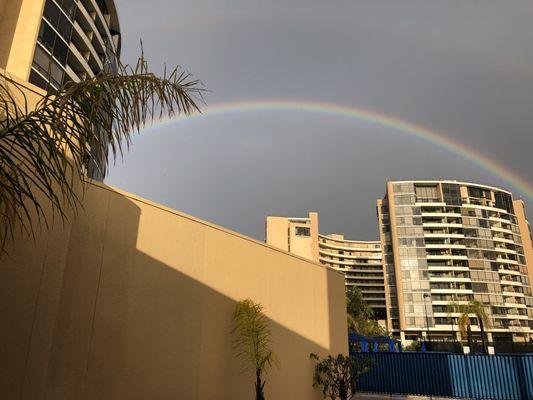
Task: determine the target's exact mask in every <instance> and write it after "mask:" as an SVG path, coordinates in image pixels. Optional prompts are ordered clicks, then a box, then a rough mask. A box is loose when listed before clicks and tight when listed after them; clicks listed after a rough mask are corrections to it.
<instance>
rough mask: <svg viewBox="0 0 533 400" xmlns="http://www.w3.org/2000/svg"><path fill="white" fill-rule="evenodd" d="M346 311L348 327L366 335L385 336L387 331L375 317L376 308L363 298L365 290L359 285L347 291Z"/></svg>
mask: <svg viewBox="0 0 533 400" xmlns="http://www.w3.org/2000/svg"><path fill="white" fill-rule="evenodd" d="M346 313H347V314H348V329H349V330H351V331H353V332H357V333H359V334H361V335H364V336H385V335H386V334H387V332H386V331H385V329H383V327H382V326H381V325H379V323H378V321H376V319H375V314H374V310H372V308H371V307H370V306H369V305H368V303H367V302H366V301H365V299H364V298H363V292H362V291H361V289H359V288H358V287H357V286H353V287H351V288H350V289H349V290H348V291H347V292H346Z"/></svg>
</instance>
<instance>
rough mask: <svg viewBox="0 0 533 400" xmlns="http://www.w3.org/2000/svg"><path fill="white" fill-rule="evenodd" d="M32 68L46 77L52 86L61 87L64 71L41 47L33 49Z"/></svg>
mask: <svg viewBox="0 0 533 400" xmlns="http://www.w3.org/2000/svg"><path fill="white" fill-rule="evenodd" d="M32 67H33V68H35V69H36V70H37V71H39V72H40V73H41V75H43V76H45V77H48V78H49V79H50V80H51V81H52V83H53V84H54V86H56V87H59V86H61V83H62V82H63V75H64V71H63V69H62V68H61V67H60V66H59V64H58V63H57V62H55V61H54V60H52V58H51V57H50V55H49V54H48V53H47V52H46V51H44V50H43V49H42V48H41V46H37V47H36V48H35V55H34V57H33V65H32Z"/></svg>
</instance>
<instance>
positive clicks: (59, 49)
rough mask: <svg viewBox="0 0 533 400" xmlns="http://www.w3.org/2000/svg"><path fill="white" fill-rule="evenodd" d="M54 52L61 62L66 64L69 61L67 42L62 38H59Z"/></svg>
mask: <svg viewBox="0 0 533 400" xmlns="http://www.w3.org/2000/svg"><path fill="white" fill-rule="evenodd" d="M52 54H53V55H54V57H55V58H57V59H58V60H59V62H60V63H61V64H63V65H65V64H66V63H67V56H68V46H67V44H66V43H65V42H63V41H62V40H61V39H59V38H57V39H56V42H55V45H54V50H53V51H52Z"/></svg>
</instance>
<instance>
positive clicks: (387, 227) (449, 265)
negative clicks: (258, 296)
mask: <svg viewBox="0 0 533 400" xmlns="http://www.w3.org/2000/svg"><path fill="white" fill-rule="evenodd" d="M377 208H378V219H379V228H380V237H381V243H382V247H383V260H384V270H385V280H386V286H387V289H388V290H387V296H388V299H387V300H388V303H389V305H390V310H389V318H390V320H389V324H390V326H391V327H392V331H393V333H395V334H397V335H399V336H401V337H402V338H403V337H405V338H407V339H415V338H417V337H419V336H421V335H422V336H425V335H426V333H427V334H430V335H431V336H432V337H433V338H436V337H441V338H442V339H443V340H446V339H448V338H449V339H451V338H452V337H454V336H457V335H458V332H459V327H458V325H457V320H458V317H459V316H460V313H459V312H458V311H459V310H458V307H457V305H459V304H466V303H468V302H469V301H472V300H477V301H480V302H481V303H483V305H484V306H485V311H486V312H487V314H488V315H489V318H490V326H489V327H488V332H489V339H490V336H492V338H493V339H494V340H497V339H499V340H509V339H512V340H515V341H528V340H530V338H531V335H532V333H533V330H532V329H533V298H532V292H531V286H530V277H531V270H529V271H528V266H529V268H530V269H531V266H532V265H533V264H532V263H533V259H532V258H533V256H532V249H533V248H532V240H531V233H530V228H529V223H528V222H527V219H526V217H525V207H524V203H523V201H521V200H514V199H513V196H512V194H511V193H509V192H508V191H506V190H503V189H498V188H494V187H491V186H485V185H479V184H474V183H466V182H456V181H398V182H388V183H387V191H386V195H385V197H384V198H383V199H381V200H378V203H377ZM472 322H473V324H474V325H473V331H474V332H479V327H478V325H477V321H476V320H475V318H472Z"/></svg>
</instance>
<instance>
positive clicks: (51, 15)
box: [43, 0, 61, 26]
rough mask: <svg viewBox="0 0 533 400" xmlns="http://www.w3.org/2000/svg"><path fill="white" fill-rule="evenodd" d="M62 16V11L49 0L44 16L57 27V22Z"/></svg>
mask: <svg viewBox="0 0 533 400" xmlns="http://www.w3.org/2000/svg"><path fill="white" fill-rule="evenodd" d="M60 15H61V11H60V10H59V8H58V7H57V6H56V5H55V3H54V2H53V1H52V0H47V1H46V4H45V6H44V12H43V16H44V17H45V18H46V19H47V20H48V21H49V22H50V23H51V24H52V25H53V26H55V25H56V24H57V22H58V21H59V16H60Z"/></svg>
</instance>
